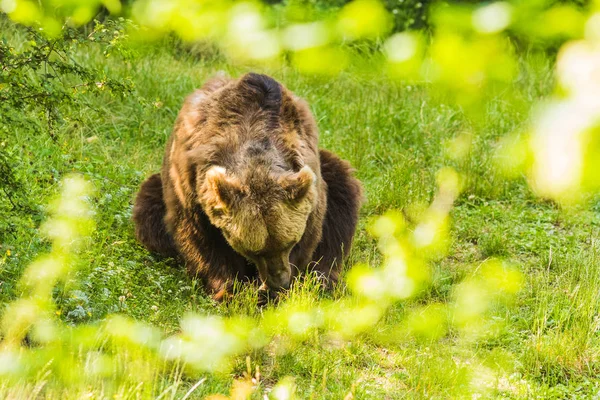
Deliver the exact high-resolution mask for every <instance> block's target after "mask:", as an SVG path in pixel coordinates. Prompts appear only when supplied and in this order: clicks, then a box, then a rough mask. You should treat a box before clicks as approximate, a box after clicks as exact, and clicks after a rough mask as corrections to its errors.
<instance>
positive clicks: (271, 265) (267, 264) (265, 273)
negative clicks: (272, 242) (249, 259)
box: [257, 252, 292, 291]
mask: <svg viewBox="0 0 600 400" xmlns="http://www.w3.org/2000/svg"><path fill="white" fill-rule="evenodd" d="M257 267H258V273H259V275H260V279H261V280H262V282H263V286H265V285H266V286H267V288H268V289H269V290H273V291H279V290H285V289H289V287H290V281H291V279H292V273H291V269H290V261H289V252H285V253H282V254H277V255H275V256H271V257H261V258H260V260H257Z"/></svg>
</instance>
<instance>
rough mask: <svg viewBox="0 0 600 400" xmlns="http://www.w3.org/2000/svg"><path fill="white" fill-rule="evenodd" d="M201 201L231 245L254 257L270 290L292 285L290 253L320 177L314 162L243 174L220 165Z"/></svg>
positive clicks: (209, 173)
mask: <svg viewBox="0 0 600 400" xmlns="http://www.w3.org/2000/svg"><path fill="white" fill-rule="evenodd" d="M201 192H202V193H203V196H202V199H201V202H202V203H203V207H204V209H205V211H206V213H207V215H208V217H209V219H210V221H211V223H212V224H213V225H215V226H216V227H218V228H219V229H220V230H221V232H222V233H223V236H224V237H225V239H226V240H227V242H228V243H229V245H230V246H231V247H232V248H233V249H234V250H235V251H237V252H238V253H239V254H241V255H242V256H244V257H245V258H246V259H248V260H250V261H252V262H253V263H254V264H255V265H256V267H257V268H258V272H259V275H260V278H261V280H262V282H263V284H265V285H266V286H267V287H268V288H269V289H271V290H274V291H277V290H280V289H287V288H288V287H289V284H290V280H291V277H292V271H291V268H292V266H291V265H290V262H289V255H290V251H291V250H292V248H293V247H294V246H295V245H296V244H297V243H298V242H299V241H300V239H301V238H302V235H303V234H304V231H305V228H306V223H307V219H308V217H309V215H310V213H311V212H312V211H313V208H314V206H315V203H316V199H317V191H316V176H315V174H314V172H313V171H312V169H311V168H310V167H309V166H304V167H302V168H301V169H300V170H299V171H297V172H274V171H273V170H272V169H271V168H269V167H268V166H264V165H256V164H254V165H251V166H249V167H248V168H246V169H245V170H244V172H243V173H241V174H236V173H234V172H233V171H227V170H226V169H225V168H223V167H221V166H214V167H211V168H210V169H209V170H208V171H207V172H206V175H205V181H204V185H203V187H202V189H201Z"/></svg>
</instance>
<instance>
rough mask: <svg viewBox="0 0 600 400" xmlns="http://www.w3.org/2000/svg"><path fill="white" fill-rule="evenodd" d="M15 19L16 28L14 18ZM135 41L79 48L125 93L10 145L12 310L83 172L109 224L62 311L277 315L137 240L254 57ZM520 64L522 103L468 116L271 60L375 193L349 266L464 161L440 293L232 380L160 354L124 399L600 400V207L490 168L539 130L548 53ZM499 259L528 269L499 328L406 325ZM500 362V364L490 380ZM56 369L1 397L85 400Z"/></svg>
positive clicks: (237, 371) (63, 297)
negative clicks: (222, 94)
mask: <svg viewBox="0 0 600 400" xmlns="http://www.w3.org/2000/svg"><path fill="white" fill-rule="evenodd" d="M2 29H3V30H4V32H3V33H4V34H6V33H7V30H8V27H7V26H6V25H5V26H3V28H2ZM136 52H137V53H136V55H134V56H133V57H132V58H129V59H124V58H121V57H119V56H115V57H112V58H109V59H106V58H104V57H102V56H101V54H100V53H98V52H96V51H94V50H92V49H90V51H89V52H86V53H81V54H76V55H74V56H75V57H77V58H78V60H80V62H82V63H83V64H90V65H92V64H93V65H96V66H97V65H100V66H101V67H102V68H103V69H104V70H105V72H106V74H107V76H110V77H113V78H116V79H121V80H130V81H131V83H132V84H133V87H134V90H133V92H132V93H131V94H129V95H127V96H126V97H125V98H122V99H121V98H118V97H113V96H110V95H108V94H106V95H102V94H101V95H95V94H90V95H89V96H87V97H84V99H85V101H83V102H81V104H77V105H75V106H73V105H70V106H65V107H63V109H62V110H61V112H62V122H61V124H60V125H59V126H57V127H56V128H55V138H53V137H52V136H50V135H49V134H47V133H46V132H45V131H44V130H42V129H40V130H35V129H31V128H28V127H18V126H17V127H15V128H14V131H12V132H10V136H9V137H8V138H7V140H6V142H5V143H4V144H3V146H5V148H6V150H7V151H8V152H9V153H10V154H11V155H13V156H14V160H16V161H15V167H16V168H15V170H16V173H17V176H18V178H19V179H20V180H21V181H22V183H23V186H24V188H25V189H24V190H25V191H26V195H25V196H24V197H23V199H24V200H22V201H24V202H25V203H26V204H27V207H26V208H20V209H14V208H13V206H12V205H11V204H10V202H9V200H8V199H7V198H6V197H2V196H0V203H1V204H0V212H1V213H2V214H1V216H0V218H1V219H4V221H5V222H4V224H3V227H4V228H5V229H4V231H3V236H2V237H1V238H0V239H1V243H0V303H3V304H4V303H8V302H10V301H12V300H14V299H15V298H17V297H19V296H21V295H22V294H23V293H24V289H23V288H22V287H21V286H20V285H19V284H18V283H17V282H18V279H19V277H20V276H21V274H22V272H23V270H24V268H25V267H26V266H27V265H28V264H29V263H30V262H31V261H32V260H34V258H35V257H36V256H37V255H39V254H42V253H43V252H45V251H47V250H48V248H49V244H48V242H47V241H45V240H44V239H42V237H41V235H40V233H39V232H38V227H39V225H40V223H41V221H42V220H43V219H44V218H45V216H46V212H45V208H44V207H45V205H46V204H47V203H48V202H49V200H50V199H51V198H53V197H54V196H55V195H56V193H57V192H58V182H59V181H60V180H61V179H62V178H63V177H64V176H65V175H66V174H68V173H70V172H77V173H80V174H82V175H83V176H84V177H85V178H86V179H87V180H89V181H90V182H91V184H92V185H93V187H94V190H95V194H94V196H93V199H92V204H93V209H94V212H95V216H94V219H95V221H96V229H95V231H94V232H93V235H92V240H91V241H90V244H89V246H88V247H86V249H85V250H84V251H83V253H82V254H81V255H80V257H79V258H78V261H77V273H76V274H74V275H72V276H71V277H70V280H69V281H68V282H66V283H64V284H61V285H60V286H59V287H58V288H57V289H55V292H54V297H55V300H56V302H57V310H58V311H57V314H59V315H60V318H61V319H62V320H63V321H65V322H67V323H68V324H69V325H72V326H75V327H76V326H78V325H80V324H81V323H84V322H92V323H95V322H97V321H102V320H104V319H105V318H107V316H109V315H111V314H114V313H121V314H124V315H127V316H130V317H133V318H135V319H136V320H140V321H145V322H148V323H151V324H152V325H153V326H155V327H156V328H158V330H159V331H160V332H161V333H162V334H163V335H169V334H172V333H175V332H177V331H178V329H179V321H180V319H181V318H182V316H183V315H185V314H186V313H188V312H194V313H201V314H208V315H212V314H214V315H247V316H251V317H252V318H259V319H260V318H261V314H262V313H263V310H260V309H257V308H256V305H255V303H254V301H253V299H254V298H253V291H252V289H246V290H243V291H242V293H241V294H239V296H238V297H237V298H236V299H234V300H233V301H232V302H230V303H226V304H214V303H213V302H212V301H211V300H209V299H208V297H207V296H206V295H205V293H204V291H203V289H202V287H201V284H200V283H199V282H196V281H195V280H193V279H191V278H189V277H188V276H187V275H186V274H185V271H184V270H183V269H182V268H181V266H179V265H177V264H176V262H175V261H173V260H160V259H157V258H155V257H153V256H152V255H150V254H149V253H148V252H147V251H146V250H145V249H144V248H143V247H142V246H141V245H140V244H139V243H137V242H136V240H135V238H134V235H133V225H132V221H131V210H132V201H133V198H134V196H135V194H136V191H137V190H138V187H139V185H140V184H141V182H142V181H143V180H144V179H145V178H146V177H147V176H149V175H150V174H152V173H155V172H157V171H158V170H159V168H160V165H161V162H162V154H163V146H164V144H165V142H166V140H167V138H168V136H169V134H170V131H171V128H172V126H173V122H174V120H175V117H176V114H177V112H178V110H179V107H180V105H181V103H182V100H183V98H184V97H185V96H186V94H188V93H190V92H191V91H192V90H194V89H195V88H197V87H198V86H200V85H201V84H202V83H203V81H204V80H205V79H206V78H207V77H209V76H211V75H212V74H213V73H215V72H216V71H219V70H225V71H226V72H227V73H229V74H230V75H232V76H238V75H240V74H242V73H244V72H246V71H248V70H250V68H249V67H244V66H236V67H232V66H230V65H228V64H227V63H225V62H224V61H223V60H222V59H221V58H220V57H218V56H217V55H215V54H212V53H208V54H197V53H193V52H188V51H187V50H185V49H182V48H181V47H176V46H173V42H172V41H169V40H165V41H164V42H161V43H156V44H153V45H146V46H144V47H141V48H137V49H136ZM520 61H521V67H522V70H521V73H520V74H519V76H518V78H517V81H516V82H515V87H517V91H516V93H517V100H518V101H516V100H515V98H512V97H511V98H503V96H502V94H500V95H498V96H497V97H496V98H494V99H493V100H492V101H491V102H490V103H489V106H487V107H486V109H485V112H484V115H483V118H482V119H481V121H479V122H473V121H470V120H469V119H467V118H466V117H465V115H464V113H463V112H462V111H461V110H460V109H459V108H458V107H456V106H455V105H453V104H452V103H451V102H450V101H449V99H447V98H445V97H444V96H443V95H441V94H439V93H435V92H433V91H431V90H429V89H430V88H429V87H428V86H427V85H426V84H403V83H399V82H395V81H390V80H388V79H386V78H385V77H384V76H383V75H379V76H378V77H374V76H373V75H366V74H364V73H363V72H361V71H359V70H356V71H354V70H350V71H347V72H344V73H342V74H341V75H339V76H336V77H332V78H323V77H310V76H304V75H300V74H298V73H297V72H295V71H294V70H292V69H291V68H288V67H281V68H278V69H273V70H268V69H267V70H264V69H263V70H261V72H265V73H268V74H271V75H272V76H274V77H275V78H276V79H278V80H279V81H280V82H282V83H283V84H285V85H286V86H287V87H288V88H289V89H291V90H292V91H294V92H295V93H296V94H298V95H300V96H302V97H303V98H305V99H306V100H307V101H308V103H309V104H310V105H311V108H312V110H313V112H314V115H315V117H316V119H317V121H318V125H319V129H320V134H321V147H323V148H326V149H329V150H332V151H334V152H336V153H337V154H339V155H340V156H341V157H343V158H345V159H347V160H349V161H350V162H351V163H352V164H353V165H354V166H355V168H356V170H357V172H356V174H357V176H358V177H359V178H360V180H361V181H362V182H363V184H364V187H365V192H366V198H367V201H366V203H365V205H364V207H363V209H362V213H361V223H360V227H359V229H358V232H357V237H356V242H355V247H354V250H353V252H352V254H351V257H350V261H349V263H348V264H349V265H348V266H350V265H352V264H355V263H367V264H369V265H371V266H377V265H378V264H379V263H381V255H380V252H379V250H378V248H377V243H376V240H375V239H373V238H372V236H371V235H370V234H369V233H368V231H367V226H368V224H369V221H370V220H371V218H372V217H374V216H377V215H381V214H383V213H385V212H386V211H388V210H393V209H397V210H402V211H403V213H404V214H405V216H406V217H407V219H408V220H409V221H416V220H418V218H419V215H420V214H421V213H422V211H423V210H424V208H425V207H426V206H427V204H429V203H430V202H431V201H432V198H433V195H434V193H435V174H436V172H437V171H438V170H439V169H440V168H441V167H443V166H447V165H451V166H454V167H456V168H457V169H458V170H459V171H461V172H463V173H465V174H466V177H467V180H466V183H465V185H466V186H465V189H464V191H463V193H462V194H461V195H460V197H459V198H458V200H457V202H456V205H455V208H454V209H453V210H452V212H451V233H452V235H451V237H452V240H451V243H450V246H449V249H448V251H447V254H446V255H445V256H443V257H440V258H438V259H437V260H436V261H435V262H434V263H433V266H432V269H433V276H432V279H431V283H430V284H428V285H427V287H426V288H424V289H423V290H422V291H421V292H420V293H419V294H418V295H417V296H415V297H414V298H412V299H409V300H406V301H401V302H397V303H396V304H395V305H394V306H393V307H392V308H391V309H390V310H389V311H388V312H387V313H386V315H385V316H384V318H383V319H382V320H380V321H379V322H378V323H377V324H376V326H375V328H374V329H372V330H370V331H369V332H368V333H366V334H363V335H360V336H359V337H358V338H356V339H353V340H347V341H333V342H332V341H331V340H329V339H328V338H326V337H320V336H317V335H315V336H310V337H307V338H306V339H305V340H304V341H301V342H298V343H293V344H292V345H291V347H288V348H285V346H284V345H281V346H279V347H277V346H276V345H274V344H272V345H270V346H267V347H265V348H262V349H259V350H254V351H251V352H249V353H248V354H244V355H242V356H240V357H237V358H235V359H234V362H233V365H232V366H231V368H230V369H228V370H226V371H224V372H220V373H212V374H198V373H189V374H185V373H182V367H181V366H178V365H166V364H165V365H153V366H152V367H151V369H152V370H153V373H152V375H151V376H152V379H151V380H150V381H140V382H139V385H133V384H129V386H127V385H126V386H123V387H118V388H117V389H118V390H116V395H115V396H116V397H115V398H155V397H160V396H162V397H161V398H181V397H182V396H184V395H185V394H186V393H187V392H188V390H189V389H190V388H191V387H192V386H193V385H194V384H195V383H196V382H198V381H199V380H200V379H201V378H205V380H203V381H202V383H201V384H200V385H199V386H197V387H196V388H195V389H194V391H193V392H192V393H191V394H190V397H188V398H204V397H205V396H207V395H209V394H215V393H221V394H225V395H226V394H228V393H229V392H230V389H231V385H232V383H233V381H234V379H236V378H240V377H243V376H244V374H248V371H249V372H250V375H253V376H255V382H254V383H255V384H256V385H258V388H257V390H256V392H255V393H254V394H253V398H257V399H258V398H262V397H263V394H265V393H266V394H268V393H271V391H272V389H273V386H274V384H275V383H276V382H278V381H280V380H281V379H282V378H284V377H286V376H290V377H293V378H294V382H295V386H296V391H297V394H298V396H299V398H314V399H320V398H328V399H339V398H390V399H396V398H457V397H471V396H472V395H473V396H474V397H473V398H480V397H477V394H480V395H481V396H482V397H483V398H496V397H503V398H514V399H517V398H565V397H569V398H577V397H579V398H590V397H591V396H593V395H598V393H599V392H600V384H599V383H598V380H597V375H598V373H600V359H599V357H600V338H599V337H598V333H597V331H598V327H599V325H598V324H599V322H598V315H599V312H600V310H599V309H600V298H599V297H600V291H598V287H599V281H600V259H599V258H598V250H599V243H598V230H599V224H600V207H599V206H598V205H597V204H596V205H595V206H594V205H592V206H590V207H587V206H586V207H581V208H580V209H577V210H569V211H564V210H561V209H560V208H559V207H558V206H556V205H555V204H553V203H551V202H546V201H542V200H539V199H536V197H535V196H534V195H533V194H532V193H531V192H530V190H529V189H528V186H527V184H526V182H525V181H524V179H517V180H506V179H505V178H504V177H503V176H502V174H500V172H499V170H498V166H497V165H496V164H495V163H494V157H493V154H494V153H493V150H494V148H495V146H496V145H497V143H498V140H499V139H500V138H501V137H502V136H503V135H505V134H507V133H510V132H512V131H518V130H520V129H524V128H525V127H526V124H527V118H528V116H529V113H530V111H531V110H530V108H531V107H532V106H533V105H534V103H535V102H537V101H539V100H540V99H542V98H543V97H544V96H545V95H546V94H547V93H548V92H549V91H550V88H551V85H552V72H551V65H552V60H550V59H549V58H548V59H545V58H542V61H541V62H540V56H539V55H535V56H534V55H530V54H524V55H523V56H522V58H521V60H520ZM465 133H468V134H471V135H473V138H474V140H473V144H472V146H471V147H470V149H469V152H468V156H467V157H466V158H464V159H461V160H460V161H456V160H455V159H454V158H453V157H452V154H451V152H450V151H449V150H448V148H449V145H450V144H451V143H452V140H453V139H455V138H457V137H460V136H461V135H463V134H465ZM494 257H499V258H503V259H505V260H507V261H509V262H510V263H512V264H513V265H515V266H516V267H517V268H518V270H520V271H521V272H522V273H523V276H524V279H525V280H524V284H523V288H522V290H521V291H519V293H518V295H517V297H516V299H515V300H514V301H513V302H512V303H511V304H509V305H503V306H499V307H496V308H494V309H493V310H492V315H491V320H496V321H499V322H501V323H502V325H503V327H502V328H501V329H500V330H499V332H498V334H496V335H494V336H493V337H491V338H490V339H489V340H482V341H478V342H476V343H475V344H472V343H465V342H463V341H459V340H458V335H457V334H456V332H453V331H452V330H450V331H449V332H448V333H447V334H446V335H444V336H443V337H442V338H441V339H427V338H424V339H423V338H421V339H420V338H419V337H415V336H411V335H407V334H405V333H404V332H403V331H402V330H401V329H400V326H401V321H402V320H403V318H404V317H405V316H406V315H408V314H409V313H410V312H411V310H414V309H417V308H422V307H424V309H427V308H428V307H434V306H435V305H436V304H439V303H442V304H443V303H446V302H448V301H450V299H451V297H452V290H453V289H452V288H453V285H455V284H457V283H459V282H461V281H462V280H464V279H465V278H467V277H469V276H471V275H473V274H475V273H476V271H477V270H478V268H480V266H481V265H482V263H483V262H484V261H486V260H488V259H490V258H494ZM317 292H318V290H317V289H316V286H315V285H313V284H312V283H311V282H310V281H309V282H304V283H302V282H301V283H298V285H297V287H296V288H295V289H294V291H293V293H292V294H291V295H290V296H291V298H292V299H291V300H290V301H297V302H305V303H308V304H310V303H311V302H313V301H314V299H315V298H316V297H317V296H325V297H333V298H334V299H337V300H335V301H341V300H339V299H343V298H344V296H345V290H344V289H343V288H340V289H339V290H338V291H337V292H336V293H335V294H333V295H331V294H326V295H322V294H318V293H317ZM281 348H284V351H282V350H281ZM123 357H125V358H126V357H127V356H126V355H124V356H123ZM474 364H477V365H474ZM0 369H1V368H0ZM257 370H258V371H260V374H259V376H257V375H255V374H256V371H257ZM492 370H493V371H500V373H499V375H493V374H492V375H490V374H491V372H490V371H492ZM43 371H44V370H43V369H42V372H40V376H39V379H38V380H37V381H36V382H21V383H20V384H18V385H15V384H10V383H6V382H5V383H2V381H1V380H0V397H3V398H4V397H7V396H8V397H12V398H21V397H23V398H24V397H27V396H30V395H32V393H33V394H34V393H38V392H39V393H41V394H40V396H41V397H47V398H65V397H67V396H70V397H73V398H78V397H82V396H84V395H86V393H87V392H84V391H83V390H84V389H81V388H80V387H76V386H72V387H69V386H68V385H65V386H64V387H62V386H60V384H56V383H52V374H51V373H48V374H44V373H43ZM7 382H8V381H7ZM48 382H50V383H48ZM109 382H110V379H105V380H102V379H99V380H98V381H96V384H94V385H92V386H88V387H87V389H85V390H87V391H89V396H90V398H103V397H104V396H105V395H107V394H108V393H113V392H111V390H112V389H111V388H110V383H109ZM36 384H37V385H38V386H39V385H41V387H40V388H39V389H38V388H37V386H36ZM45 385H46V386H45ZM42 387H44V389H42ZM113 389H114V388H113ZM349 393H351V395H348V394H349ZM271 395H272V396H275V394H273V393H271ZM352 396H353V397H352ZM33 397H35V396H33Z"/></svg>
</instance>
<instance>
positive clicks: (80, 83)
mask: <svg viewBox="0 0 600 400" xmlns="http://www.w3.org/2000/svg"><path fill="white" fill-rule="evenodd" d="M0 23H1V24H2V32H3V33H6V32H7V31H8V30H9V29H15V30H16V32H13V33H12V35H11V41H10V42H9V40H8V39H7V37H6V36H5V35H3V37H2V39H1V40H0V60H2V69H1V72H0V115H1V117H0V175H1V178H0V189H1V190H2V193H3V194H4V197H5V198H6V199H8V202H9V203H10V204H9V205H10V207H12V209H14V210H15V211H19V210H23V209H28V210H31V208H30V205H29V204H28V203H27V196H26V194H25V193H26V192H27V183H26V181H27V178H26V177H24V176H22V175H21V174H20V173H19V171H18V170H17V169H16V168H15V167H14V165H15V164H16V163H17V161H18V158H19V156H18V154H17V152H16V151H15V149H14V147H13V146H11V144H12V143H11V140H10V139H11V138H12V137H13V135H14V134H15V132H16V131H26V132H37V133H38V134H41V135H44V134H46V135H49V136H50V137H51V138H52V140H53V142H54V143H55V144H58V142H59V140H60V138H58V137H57V136H56V132H57V126H60V125H65V124H76V123H81V118H79V115H80V113H72V112H70V110H71V109H73V108H77V109H79V110H80V112H89V113H95V110H94V109H93V108H87V109H86V108H85V107H81V104H82V103H84V100H82V99H83V97H84V96H88V95H89V94H94V95H100V94H104V93H108V94H109V95H111V96H118V97H123V96H125V95H128V94H130V93H131V85H130V84H129V82H127V81H120V80H115V79H112V78H111V77H110V75H109V74H108V73H107V71H105V70H102V69H101V68H98V67H97V66H94V65H91V64H88V63H82V62H81V61H80V60H77V59H76V58H75V54H77V53H81V52H84V51H87V52H93V51H96V49H95V47H97V48H98V49H99V50H100V51H101V52H102V55H103V57H109V56H110V55H111V54H113V53H114V52H116V51H119V50H120V49H121V41H122V39H124V38H125V33H124V21H123V20H121V21H111V20H109V21H107V22H106V23H104V24H101V23H95V25H94V27H93V28H92V29H90V30H89V31H88V30H84V29H74V28H71V27H69V26H67V25H65V26H63V28H62V30H61V32H60V35H58V36H55V37H52V38H50V37H48V36H47V35H45V34H43V32H40V31H38V30H36V29H35V28H29V27H23V26H19V25H14V24H11V23H9V22H7V21H6V20H5V18H4V17H2V19H1V20H0ZM3 203H4V202H0V206H3ZM8 230H9V227H7V226H1V227H0V237H2V236H4V235H5V234H6V232H7V231H8Z"/></svg>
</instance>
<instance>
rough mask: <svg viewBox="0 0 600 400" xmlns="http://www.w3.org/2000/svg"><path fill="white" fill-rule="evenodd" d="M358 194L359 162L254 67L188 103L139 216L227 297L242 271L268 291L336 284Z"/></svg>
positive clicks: (158, 249)
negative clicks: (302, 282)
mask: <svg viewBox="0 0 600 400" xmlns="http://www.w3.org/2000/svg"><path fill="white" fill-rule="evenodd" d="M361 198H362V188H361V184H360V182H359V181H358V180H357V179H356V178H354V177H353V175H352V168H351V167H350V164H349V163H348V162H347V161H344V160H341V159H339V158H338V157H337V156H336V155H334V154H333V153H331V152H329V151H326V150H319V149H318V131H317V126H316V123H315V120H314V118H313V116H312V113H311V112H310V110H309V108H308V106H307V104H306V103H305V102H304V101H303V100H301V99H300V98H298V97H296V96H295V95H294V94H293V93H292V92H290V91H289V90H287V89H286V88H285V87H284V86H282V85H281V84H279V83H278V82H276V81H275V80H274V79H272V78H270V77H268V76H265V75H260V74H255V73H249V74H246V75H244V76H242V77H241V78H240V79H238V80H234V79H230V78H226V77H222V76H220V77H216V78H213V79H211V80H209V81H208V82H207V83H206V84H205V85H204V86H203V87H202V88H201V89H199V90H197V91H196V92H195V93H193V94H192V95H190V96H189V97H188V98H187V99H186V101H185V103H184V105H183V107H182V109H181V111H180V113H179V115H178V117H177V121H176V123H175V127H174V130H173V133H172V135H171V138H170V139H169V141H168V143H167V146H166V151H165V155H164V160H163V166H162V171H161V173H160V174H155V175H152V176H151V177H150V178H148V179H147V180H146V181H145V182H144V183H143V184H142V186H141V189H140V191H139V193H138V195H137V197H136V200H135V206H134V209H133V219H134V222H135V230H136V236H137V238H138V239H139V240H140V242H142V244H144V245H145V246H146V247H147V248H148V250H150V251H152V252H155V253H158V254H160V255H164V256H170V257H177V256H179V257H181V258H182V259H183V261H184V262H185V264H186V266H187V269H188V271H189V272H190V273H191V274H192V275H195V276H198V277H200V278H201V279H202V280H203V282H204V284H205V287H206V288H207V290H208V291H209V292H210V293H211V294H212V296H213V298H215V299H217V300H218V299H221V298H222V296H223V295H224V294H227V293H229V290H230V289H231V284H232V282H233V280H234V279H239V280H242V279H256V278H259V279H260V281H261V283H262V285H261V290H267V291H268V292H269V293H270V294H274V293H275V294H276V293H277V292H278V291H280V290H282V289H287V288H288V287H289V285H290V282H291V280H292V278H293V277H294V276H296V275H298V274H300V273H302V272H305V271H318V272H320V274H321V276H322V277H323V278H324V280H325V281H327V282H330V283H333V282H336V281H337V279H338V276H339V273H340V269H341V267H342V262H343V260H344V258H345V256H347V254H348V252H349V251H350V247H351V245H352V238H353V236H354V232H355V230H356V224H357V220H358V212H359V208H360V203H361Z"/></svg>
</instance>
